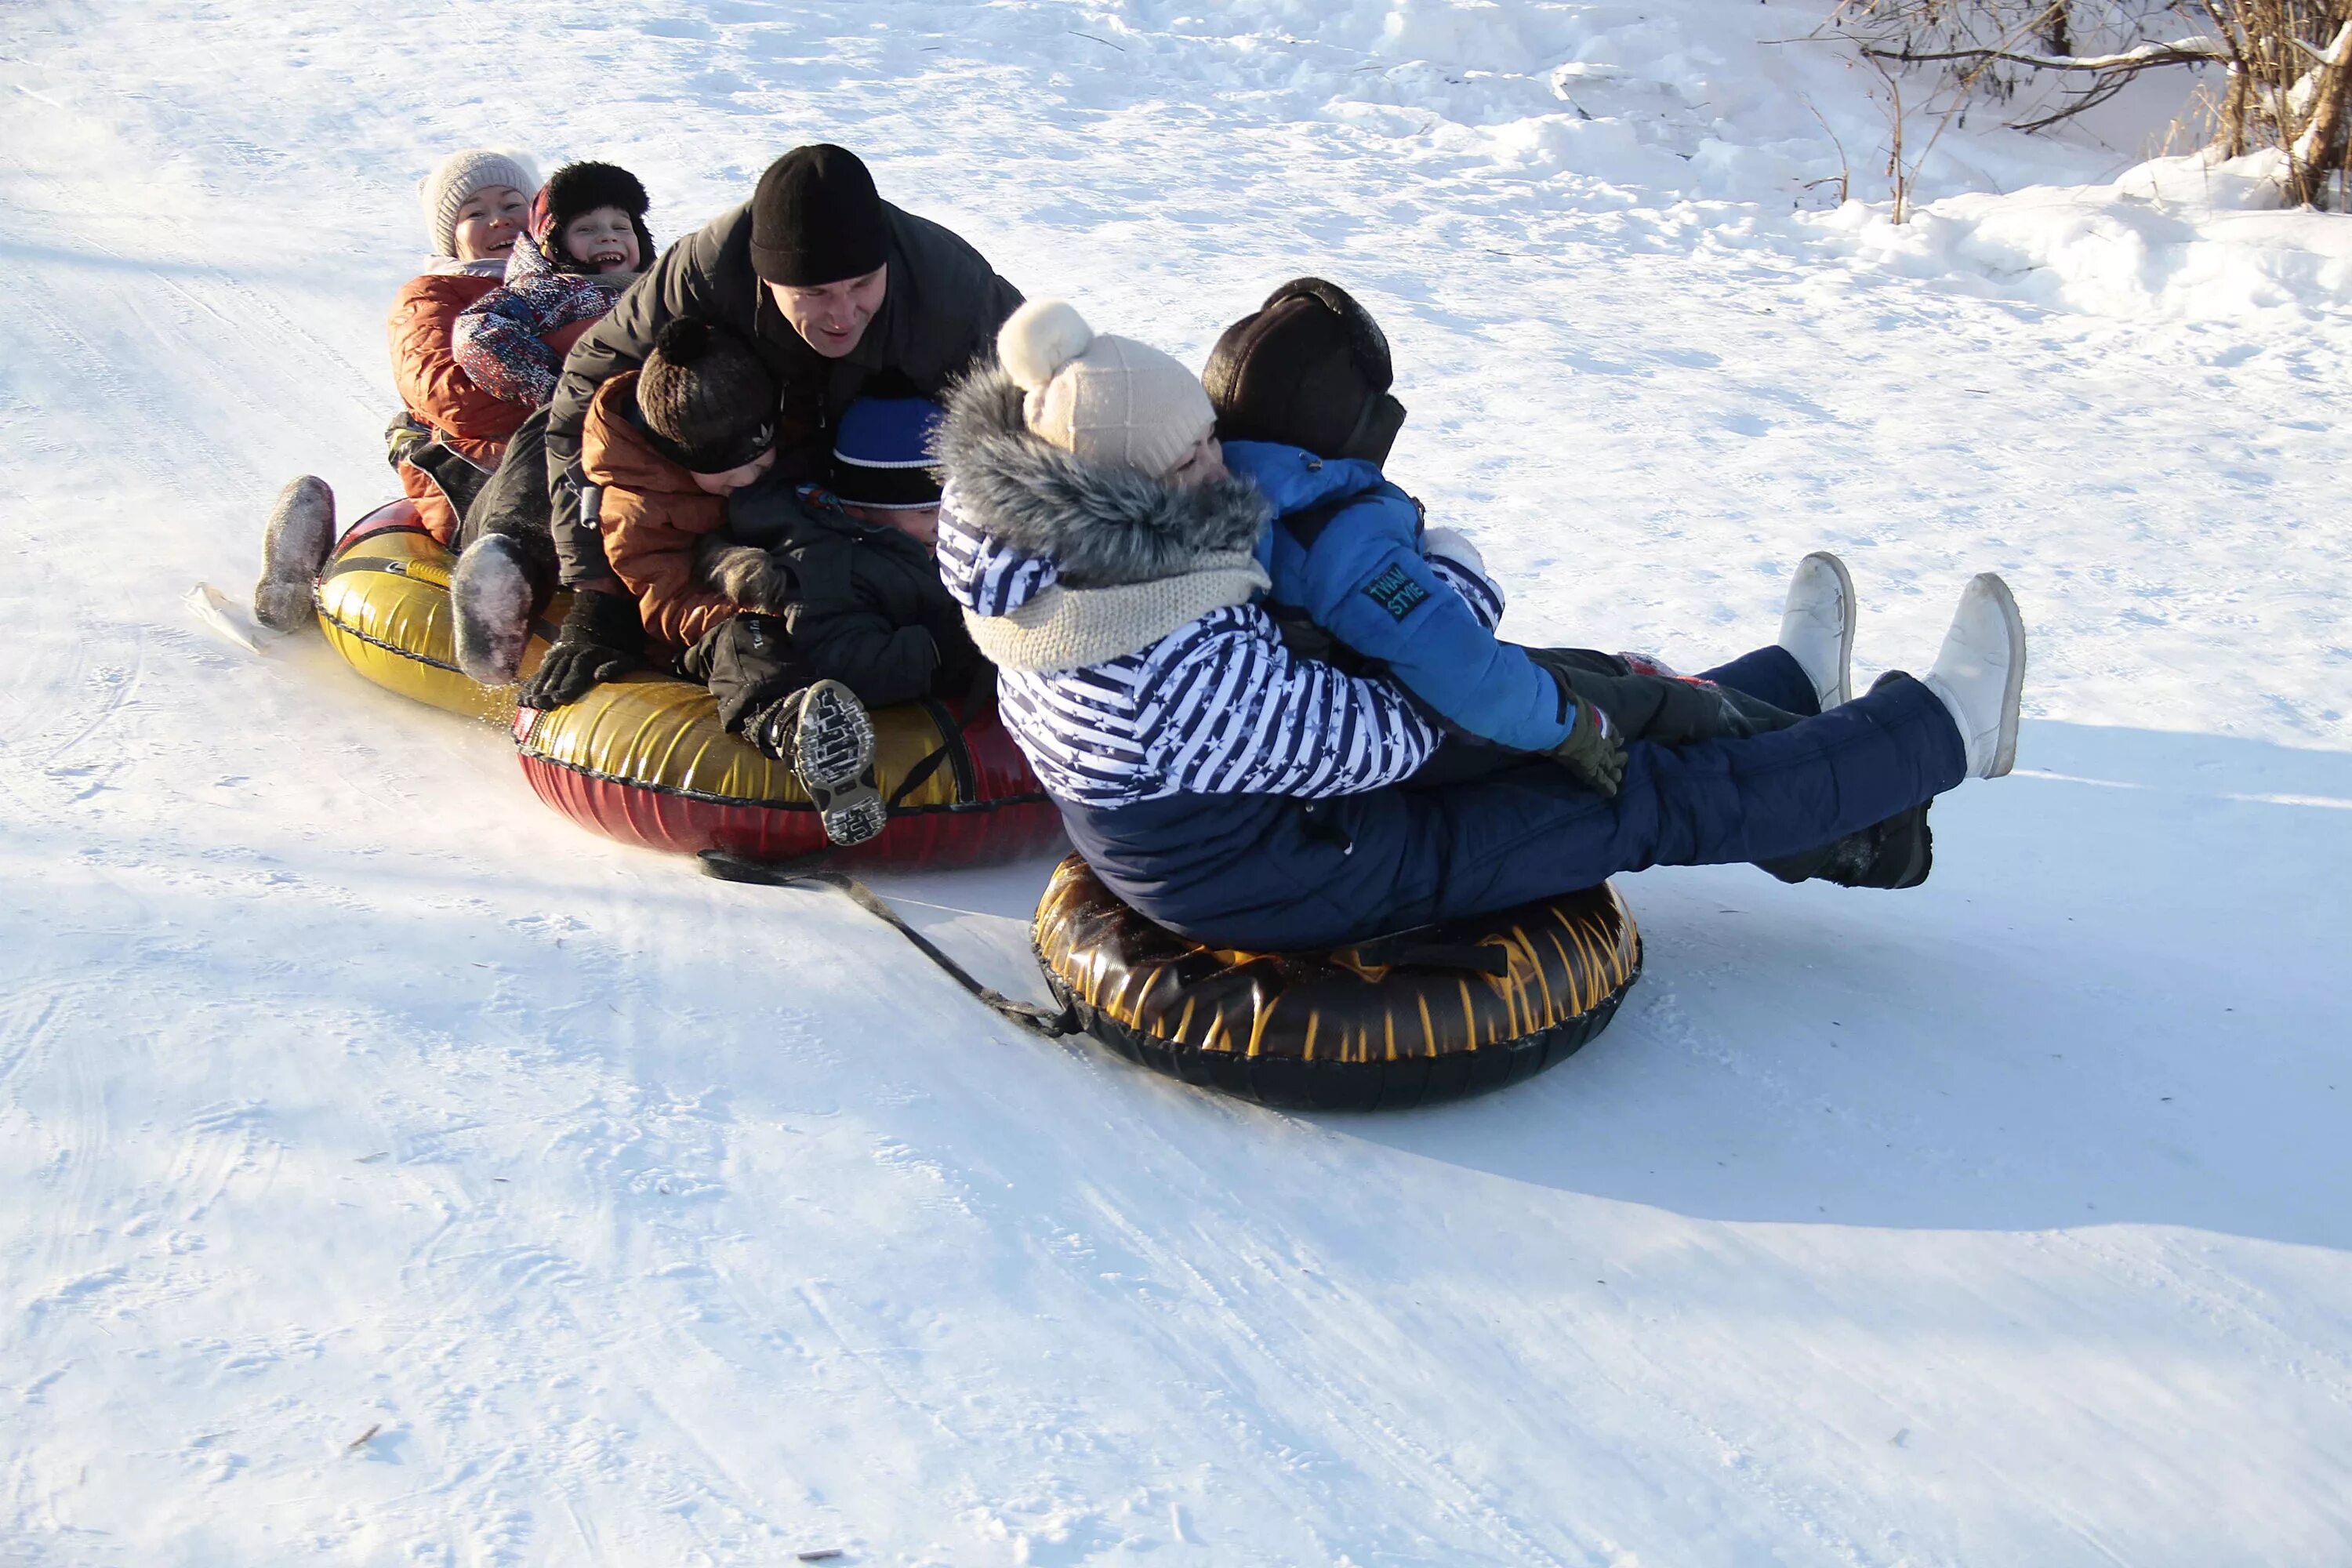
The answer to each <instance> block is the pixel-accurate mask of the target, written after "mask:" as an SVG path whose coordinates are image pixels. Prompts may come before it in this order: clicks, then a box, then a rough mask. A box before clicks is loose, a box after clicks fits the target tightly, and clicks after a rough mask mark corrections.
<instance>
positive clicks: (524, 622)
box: [449, 533, 532, 686]
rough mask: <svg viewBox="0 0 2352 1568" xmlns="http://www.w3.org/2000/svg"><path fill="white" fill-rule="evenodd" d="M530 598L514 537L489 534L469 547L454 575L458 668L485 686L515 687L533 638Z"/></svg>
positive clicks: (452, 605)
mask: <svg viewBox="0 0 2352 1568" xmlns="http://www.w3.org/2000/svg"><path fill="white" fill-rule="evenodd" d="M531 598H532V595H531V588H530V572H529V571H528V570H526V569H525V567H524V564H523V555H522V549H521V547H520V546H519V545H517V544H516V543H515V542H514V541H513V540H511V539H509V538H507V537H506V536H505V535H504V534H498V533H486V534H484V535H483V536H482V537H481V538H479V539H477V540H476V541H474V542H473V543H471V544H469V545H467V547H466V553H464V554H463V555H460V556H459V557H457V570H456V571H455V572H452V573H451V574H449V614H450V618H451V620H452V621H453V622H454V624H455V627H456V631H457V668H459V669H462V670H464V671H465V672H466V673H467V675H468V676H471V677H472V678H473V679H476V680H478V681H480V682H481V683H482V684H483V685H484V686H509V685H512V684H513V683H514V679H515V677H516V673H517V672H518V671H519V670H520V668H521V667H522V650H523V648H524V647H525V646H527V645H528V644H529V643H530V605H531Z"/></svg>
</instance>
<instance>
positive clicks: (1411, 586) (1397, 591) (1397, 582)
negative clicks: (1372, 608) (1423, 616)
mask: <svg viewBox="0 0 2352 1568" xmlns="http://www.w3.org/2000/svg"><path fill="white" fill-rule="evenodd" d="M1364 596H1365V597H1366V598H1368V599H1370V600H1371V602H1372V603H1373V604H1375V605H1379V606H1380V607H1381V609H1383V610H1386V611H1387V612H1388V613H1389V614H1390V615H1391V616H1392V617H1394V618H1395V619H1397V620H1400V621H1401V620H1402V619H1404V618H1405V617H1406V616H1409V615H1411V614H1412V612H1413V610H1414V609H1415V608H1416V607H1417V606H1419V605H1420V604H1421V602H1422V601H1423V600H1424V599H1426V598H1428V597H1429V590H1428V589H1426V588H1424V587H1423V586H1422V585H1421V584H1418V583H1416V582H1414V581H1413V580H1412V578H1410V577H1408V576H1406V575H1405V574H1404V568H1403V567H1402V566H1394V565H1392V566H1391V567H1390V568H1389V569H1388V570H1387V571H1385V572H1383V573H1381V574H1380V575H1379V576H1377V577H1375V578H1373V579H1372V580H1371V581H1370V582H1369V583H1367V584H1364Z"/></svg>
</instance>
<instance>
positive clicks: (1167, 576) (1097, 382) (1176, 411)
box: [938, 301, 2024, 949]
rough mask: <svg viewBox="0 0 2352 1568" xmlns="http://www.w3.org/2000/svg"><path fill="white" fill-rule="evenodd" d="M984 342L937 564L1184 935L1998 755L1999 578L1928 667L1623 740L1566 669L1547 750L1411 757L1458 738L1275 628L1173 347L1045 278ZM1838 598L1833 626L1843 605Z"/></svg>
mask: <svg viewBox="0 0 2352 1568" xmlns="http://www.w3.org/2000/svg"><path fill="white" fill-rule="evenodd" d="M998 353H999V358H1000V361H1001V367H999V366H992V367H988V368H985V369H982V370H981V371H978V372H976V373H974V374H973V375H972V376H971V377H970V378H969V379H968V380H967V381H966V382H964V383H963V384H961V385H960V386H959V387H958V388H957V389H956V390H955V391H954V392H953V394H952V395H950V400H949V405H948V417H947V421H946V424H945V426H943V429H942V431H941V436H940V443H939V448H938V449H939V452H940V458H941V463H942V467H943V470H944V473H945V476H946V479H947V485H948V489H947V497H946V500H945V504H944V506H943V508H942V512H941V518H940V565H941V571H942V574H943V575H944V577H945V578H946V580H947V583H948V585H949V588H950V592H952V593H953V594H955V595H956V596H957V597H958V598H959V599H960V600H961V602H962V603H963V604H964V605H965V606H966V620H967V624H968V625H969V626H970V627H971V631H972V635H973V637H974V640H975V641H976V642H977V643H978V644H979V645H980V647H981V649H982V652H983V653H985V654H987V655H988V656H989V657H990V658H992V660H993V661H994V662H995V663H996V665H997V666H998V668H999V671H1000V683H999V697H1000V704H1001V711H1002V713H1003V718H1004V721H1005V723H1006V726H1007V728H1008V729H1009V730H1010V731H1012V733H1013V737H1014V739H1015V740H1016V741H1017V742H1019V743H1020V744H1021V746H1022V748H1023V750H1024V752H1025V753H1026V754H1027V756H1028V757H1029V760H1030V762H1031V763H1032V764H1033V765H1034V767H1035V769H1036V771H1037V773H1038V775H1039V777H1040V779H1041V780H1042V781H1043V782H1044V784H1045V788H1046V789H1047V791H1048V792H1049V793H1050V794H1052V795H1053V796H1054V797H1055V801H1056V803H1057V804H1058V805H1060V806H1061V808H1062V813H1063V817H1064V820H1065V822H1066V825H1067V826H1068V828H1069V831H1070V835H1071V837H1072V839H1073V841H1074V842H1075V843H1076V846H1077V847H1078V849H1079V851H1080V852H1081V853H1082V854H1083V855H1084V856H1085V857H1086V858H1087V861H1088V862H1089V864H1091V865H1092V866H1093V868H1094V869H1095V870H1096V872H1097V875H1099V876H1101V877H1102V879H1104V881H1105V882H1106V883H1107V884H1108V885H1109V887H1110V888H1111V889H1113V890H1114V891H1115V892H1117V893H1118V894H1119V896H1120V897H1122V898H1124V899H1125V900H1127V901H1128V902H1129V903H1130V904H1132V905H1134V906H1135V907H1136V908H1137V909H1138V910H1141V911H1142V912H1143V913H1144V914H1146V915H1147V916H1150V918H1151V919H1153V920H1155V921H1159V922H1160V923H1161V924H1163V925H1166V926H1169V927H1171V929H1174V930H1177V931H1182V932H1185V933H1186V934H1189V935H1192V936H1194V937H1197V938H1199V939H1201V940H1203V941H1207V942H1218V943H1224V944H1231V945H1236V946H1249V947H1259V948H1275V949H1283V948H1313V947H1324V946H1330V945H1334V944H1337V943H1339V942H1350V941H1357V940H1361V939H1363V938H1366V937H1370V936H1372V935H1377V934H1381V933H1383V932H1388V931H1400V930H1404V929H1408V928H1411V927H1414V926H1419V925H1424V924H1428V923H1431V922H1433V921H1442V920H1447V919H1451V918H1454V917H1457V916H1463V915H1467V914H1472V913H1476V912H1482V911H1486V910H1499V909H1506V908H1509V907H1511V906H1513V905H1516V904H1519V903H1524V902H1527V901H1528V900H1533V899H1537V898H1542V897H1549V896H1552V895H1556V894H1559V893H1562V892H1566V891H1570V890H1572V889H1578V888H1583V887H1590V886H1592V885H1594V884H1596V883H1598V882H1600V881H1601V880H1603V879H1606V878H1608V877H1609V876H1611V875H1612V874H1614V873H1616V872H1619V871H1623V870H1632V869H1639V868H1643V867H1646V866H1650V865H1656V864H1692V865H1695V864H1712V863H1720V862H1728V861H1737V860H1756V859H1764V858H1773V857H1779V856H1785V855H1793V854H1798V853H1801V852H1804V851H1807V850H1810V849H1812V848H1814V847H1819V846H1822V845H1825V844H1830V843H1833V842H1835V841H1838V840H1840V839H1842V838H1844V837H1847V836H1849V835H1853V834H1854V833H1856V832H1858V831H1860V830H1862V829H1864V828H1866V827H1867V826H1870V825H1871V824H1874V823H1878V822H1882V821H1884V820H1885V819H1886V818H1888V817H1891V816H1895V815H1896V814H1898V813H1901V812H1904V811H1906V810H1909V809H1912V808H1914V807H1916V806H1918V805H1921V804H1922V803H1924V802H1926V801H1927V800H1928V799H1929V798H1931V797H1932V796H1934V795H1936V794H1937V793H1939V792H1940V791H1942V790H1946V789H1949V788H1950V787H1952V786H1953V785H1954V784H1958V782H1959V781H1960V780H1961V779H1962V778H1964V777H1969V776H1978V777H1993V776H1997V775H1998V774H2000V773H2005V772H2007V771H2008V769H2009V767H2010V765H2011V759H2012V757H2013V755H2014V748H2015V736H2016V719H2017V710H2018V702H2019V695H2020V686H2021V680H2022V676H2023V668H2024V648H2023V636H2024V634H2023V628H2022V626H2021V623H2020V622H2019V620H2018V617H2017V614H2016V607H2015V605H2014V604H2013V602H2012V601H2011V599H2010V596H2009V594H2008V591H2007V589H2006V588H2005V587H2003V586H2002V585H2001V584H2000V580H1999V579H1998V578H1994V577H1991V576H1990V575H1987V576H1982V577H1979V578H1978V579H1977V580H1976V581H1974V582H1973V583H1971V584H1969V590H1968V592H1967V593H1966V594H1965V595H1963V597H1962V600H1961V606H1960V611H1959V614H1958V616H1957V617H1956V618H1955V620H1954V623H1953V627H1952V631H1951V633H1950V635H1949V636H1948V637H1947V639H1946V643H1945V647H1944V651H1943V653H1942V655H1941V656H1940V657H1939V658H1938V659H1937V665H1936V668H1935V669H1934V670H1933V672H1932V673H1931V674H1930V675H1929V677H1928V678H1927V679H1926V680H1924V681H1920V680H1913V679H1909V678H1908V677H1894V678H1890V679H1885V680H1883V681H1882V682H1881V684H1880V686H1879V687H1878V688H1877V689H1874V691H1873V692H1871V693H1870V694H1869V695H1868V696H1865V697H1863V698H1860V699H1857V700H1853V701H1850V702H1847V703H1845V704H1843V706H1840V707H1837V708H1835V709H1833V710H1831V711H1830V712H1829V713H1827V714H1824V715H1821V716H1819V717H1810V716H1808V717H1802V718H1801V719H1800V720H1799V721H1797V722H1795V723H1793V724H1790V726H1788V727H1787V728H1784V729H1780V730H1777V731H1773V732H1770V733H1765V734H1759V735H1755V736H1752V737H1748V738H1739V739H1717V740H1712V741H1706V742H1695V743H1693V744H1690V745H1686V746H1682V747H1669V746H1665V745H1661V744H1657V743H1654V742H1634V743H1633V744H1631V745H1628V746H1625V747H1622V749H1614V748H1613V745H1612V747H1605V748H1604V747H1600V746H1595V745H1592V744H1591V741H1592V740H1593V738H1594V737H1595V736H1597V735H1598V734H1599V733H1600V729H1599V724H1598V721H1597V715H1596V714H1595V713H1593V712H1592V711H1591V705H1590V704H1588V703H1586V702H1583V701H1580V700H1577V699H1575V698H1573V697H1572V696H1570V695H1569V694H1568V693H1567V691H1566V689H1565V688H1564V687H1561V686H1559V684H1558V683H1557V682H1555V684H1554V689H1553V692H1552V693H1551V700H1552V703H1553V720H1554V722H1555V723H1556V724H1558V725H1559V728H1560V729H1561V730H1562V731H1564V732H1565V736H1566V739H1565V740H1564V741H1563V742H1562V743H1561V744H1559V745H1555V746H1553V747H1551V748H1549V751H1548V752H1546V753H1545V754H1541V755H1531V756H1528V757H1527V758H1526V759H1525V760H1523V761H1520V762H1518V763H1514V764H1509V765H1506V766H1502V767H1499V768H1496V769H1494V770H1492V771H1490V772H1488V773H1486V774H1485V775H1484V776H1478V777H1470V778H1459V779H1450V780H1444V781H1442V782H1440V781H1434V780H1431V779H1426V778H1424V777H1423V776H1421V775H1422V774H1423V769H1424V767H1425V765H1426V764H1427V763H1430V762H1431V760H1432V759H1433V757H1434V756H1435V755H1436V754H1437V752H1439V750H1440V748H1441V746H1442V745H1443V744H1444V740H1445V736H1444V730H1443V728H1442V727H1441V725H1440V724H1439V723H1438V722H1436V721H1433V718H1432V717H1431V715H1430V710H1429V708H1428V706H1427V705H1426V703H1425V702H1424V701H1423V700H1421V699H1419V698H1417V697H1416V696H1414V695H1411V694H1408V692H1407V691H1406V689H1404V688H1403V687H1402V686H1401V685H1400V684H1399V683H1398V682H1397V681H1396V680H1395V679H1391V677H1390V676H1388V675H1385V674H1381V673H1367V674H1357V673H1350V672H1349V670H1347V669H1343V668H1339V667H1338V666H1335V665H1333V664H1330V663H1326V662H1323V661H1321V660H1319V659H1316V658H1307V657H1302V656H1301V655H1300V654H1298V653H1296V652H1294V651H1293V650H1292V649H1291V648H1290V647H1286V644H1285V640H1284V637H1283V635H1282V633H1281V631H1280V629H1279V628H1278V627H1277V626H1276V620H1275V618H1274V616H1272V615H1270V614H1269V613H1268V611H1267V609H1266V608H1265V605H1263V604H1262V603H1261V602H1260V596H1261V595H1263V594H1264V592H1265V589H1266V588H1267V586H1268V585H1269V583H1270V582H1271V581H1272V579H1271V575H1270V574H1269V573H1268V572H1267V570H1266V567H1265V563H1264V562H1263V561H1262V559H1261V557H1260V550H1259V546H1260V542H1261V540H1262V537H1263V535H1264V532H1265V527H1266V524H1267V521H1268V517H1269V512H1270V509H1269V507H1268V504H1267V499H1266V497H1265V495H1264V494H1263V493H1262V492H1261V491H1260V489H1259V488H1258V487H1257V486H1256V485H1255V484H1253V483H1250V482H1248V481H1246V480H1243V479H1237V478H1235V477H1234V476H1233V475H1232V474H1231V473H1229V472H1228V471H1227V469H1226V468H1225V465H1224V462H1223V455H1222V452H1221V450H1220V448H1219V447H1218V445H1217V443H1216V441H1215V440H1214V439H1213V435H1212V431H1213V425H1214V416H1213V411H1212V409H1211V406H1210V404H1209V399H1208V396H1207V395H1206V393H1205V392H1203V391H1202V387H1201V384H1200V383H1199V382H1198V381H1197V380H1196V379H1194V378H1193V377H1192V375H1191V374H1190V373H1189V372H1187V371H1185V369H1184V368H1183V367H1182V366H1181V364H1178V363H1176V362H1175V361H1173V360H1171V359H1170V358H1169V357H1168V356H1166V355H1165V354H1161V353H1158V352H1157V351H1155V350H1152V349H1150V348H1148V347H1146V346H1145V345H1143V344H1141V343H1138V342H1131V341H1129V340H1126V339H1121V338H1116V337H1109V336H1097V335H1096V334H1095V333H1093V332H1092V331H1090V330H1089V329H1088V328H1087V325H1086V323H1085V322H1084V321H1083V320H1081V319H1080V318H1079V317H1078V315H1077V313H1076V311H1075V310H1072V309H1071V308H1070V307H1069V306H1068V305H1066V304H1065V303H1063V302H1060V301H1043V302H1038V303H1035V304H1032V305H1029V306H1025V307H1024V308H1023V309H1022V310H1019V311H1017V312H1015V314H1014V315H1013V318H1012V320H1010V321H1007V322H1006V323H1005V326H1004V328H1003V332H1002V333H1001V334H1000V336H999V339H998ZM1402 575H1403V576H1404V577H1405V579H1406V580H1407V582H1408V583H1409V584H1412V585H1414V586H1417V587H1419V588H1421V589H1422V591H1423V593H1425V594H1429V595H1430V596H1432V597H1433V596H1434V595H1433V593H1432V592H1431V590H1430V589H1429V585H1428V584H1424V583H1421V582H1419V581H1418V579H1416V578H1415V577H1414V574H1412V571H1411V567H1410V563H1406V566H1405V570H1404V571H1403V574H1402ZM1369 586H1370V585H1369V584H1368V585H1367V587H1369ZM1384 592H1386V591H1385V590H1384ZM1447 592H1449V593H1452V592H1454V590H1452V589H1451V588H1450V587H1449V588H1448V589H1447ZM1372 596H1373V597H1374V598H1375V599H1377V598H1378V597H1379V596H1380V595H1372ZM1387 597H1388V598H1389V599H1391V601H1393V602H1394V603H1398V604H1402V602H1403V601H1404V600H1406V599H1411V598H1412V594H1411V593H1409V592H1387ZM1379 607H1380V611H1381V614H1383V615H1389V616H1394V611H1393V610H1392V609H1391V608H1390V607H1389V606H1387V605H1381V606H1379ZM1418 607H1419V603H1418V602H1416V603H1415V604H1412V605H1405V610H1406V617H1407V618H1409V616H1410V615H1411V614H1412V610H1413V609H1415V608H1418ZM1837 618H1838V619H1839V620H1840V621H1841V622H1842V623H1843V626H1850V625H1851V603H1850V601H1847V602H1843V603H1842V604H1841V605H1839V606H1838V607H1837ZM1843 626H1838V627H1833V628H1832V637H1830V638H1829V639H1828V643H1829V645H1830V646H1832V647H1837V648H1841V649H1842V648H1843V646H1844V638H1843ZM1711 674H1712V676H1713V677H1714V679H1717V680H1719V681H1722V682H1724V683H1725V684H1727V685H1737V684H1738V683H1739V682H1740V681H1742V680H1745V681H1747V682H1748V685H1747V686H1746V687H1744V688H1742V689H1747V690H1748V692H1749V694H1750V695H1751V696H1753V697H1755V698H1758V699H1760V700H1763V701H1765V702H1767V703H1769V704H1772V705H1773V706H1776V707H1781V708H1785V709H1788V710H1790V711H1791V712H1792V713H1795V714H1800V715H1811V713H1812V712H1813V710H1814V708H1815V706H1816V704H1817V701H1818V698H1817V694H1816V689H1815V686H1816V679H1817V676H1816V672H1815V671H1812V670H1810V669H1808V668H1806V666H1805V664H1804V663H1803V662H1802V661H1801V659H1800V658H1796V657H1793V656H1792V655H1791V654H1790V652H1789V651H1788V650H1784V649H1779V648H1773V649H1766V650H1759V654H1757V655H1751V656H1749V657H1748V658H1747V659H1743V660H1740V661H1738V662H1737V663H1735V664H1734V665H1730V666H1726V667H1724V668H1722V669H1719V670H1717V671H1714V672H1711ZM1580 737H1581V738H1582V740H1581V741H1580V739H1579V738H1580ZM1532 738H1535V739H1540V738H1541V737H1540V735H1537V736H1534V737H1532ZM1524 749H1526V750H1528V751H1534V750H1536V748H1533V747H1528V748H1524ZM1612 749H1613V750H1614V767H1613V768H1612V765H1611V757H1610V752H1611V751H1612ZM1563 764H1565V765H1563ZM1617 770H1622V773H1619V772H1618V771H1617Z"/></svg>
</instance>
